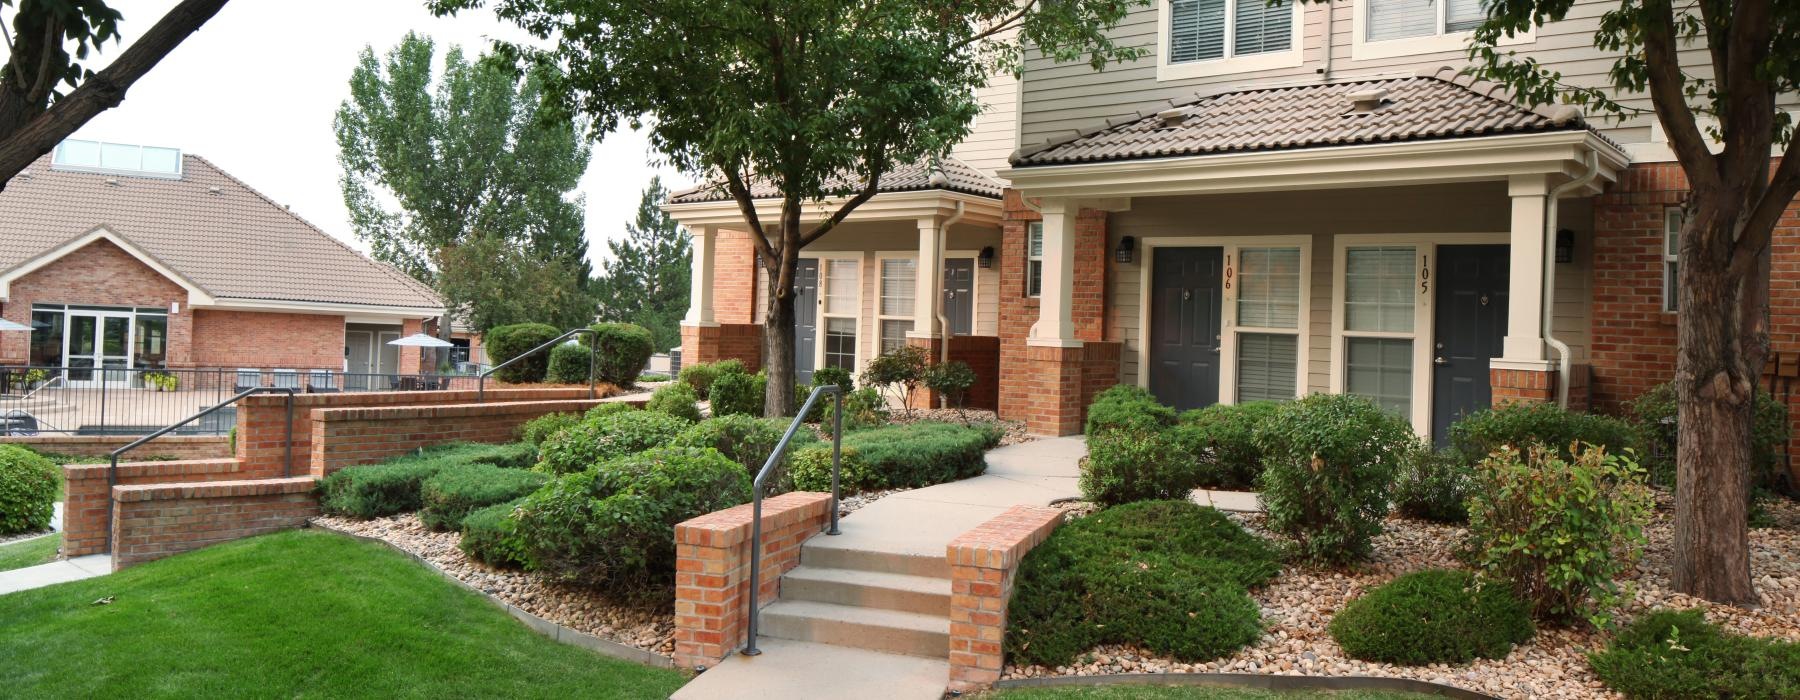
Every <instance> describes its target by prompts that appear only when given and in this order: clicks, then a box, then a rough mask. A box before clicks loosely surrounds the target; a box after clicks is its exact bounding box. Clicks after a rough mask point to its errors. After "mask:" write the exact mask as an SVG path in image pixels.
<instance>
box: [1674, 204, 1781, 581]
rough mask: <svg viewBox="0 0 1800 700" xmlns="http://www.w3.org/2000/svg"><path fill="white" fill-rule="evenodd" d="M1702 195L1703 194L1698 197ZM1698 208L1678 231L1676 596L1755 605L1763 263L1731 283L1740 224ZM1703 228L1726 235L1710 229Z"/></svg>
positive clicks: (1763, 350) (1715, 211) (1716, 210)
mask: <svg viewBox="0 0 1800 700" xmlns="http://www.w3.org/2000/svg"><path fill="white" fill-rule="evenodd" d="M1696 195H1697V196H1701V195H1700V193H1696ZM1737 208H1738V207H1735V206H1729V207H1718V208H1715V207H1711V206H1707V205H1706V203H1700V202H1697V203H1696V204H1695V205H1693V206H1690V207H1689V211H1690V212H1692V213H1693V215H1692V219H1693V220H1692V221H1690V222H1689V225H1688V226H1686V227H1684V229H1683V230H1682V239H1683V241H1682V250H1681V253H1682V254H1681V269H1680V276H1681V279H1680V285H1679V288H1680V301H1681V304H1680V311H1679V313H1678V320H1677V329H1678V331H1679V338H1680V341H1679V347H1680V351H1679V356H1678V358H1677V360H1676V372H1675V377H1676V379H1675V389H1676V396H1677V397H1678V400H1679V418H1678V421H1679V422H1678V428H1677V430H1678V433H1677V447H1676V476H1675V551H1674V557H1673V569H1674V570H1673V571H1672V572H1671V574H1670V581H1671V583H1672V585H1673V587H1674V588H1675V590H1677V591H1679V592H1682V593H1686V594H1688V595H1693V596H1698V597H1701V598H1705V599H1707V600H1711V601H1715V602H1721V603H1732V604H1754V603H1755V602H1756V592H1755V590H1754V589H1753V588H1752V587H1751V583H1750V542H1749V531H1748V518H1749V502H1750V475H1751V472H1752V468H1751V463H1752V460H1754V459H1755V458H1756V457H1755V453H1754V451H1753V450H1752V449H1751V440H1750V428H1751V425H1752V423H1753V421H1752V418H1753V414H1754V410H1755V409H1754V406H1755V396H1756V390H1757V378H1758V376H1759V375H1760V373H1761V369H1762V360H1763V357H1764V355H1765V354H1766V347H1767V342H1768V340H1767V339H1768V336H1767V332H1766V331H1767V326H1766V324H1765V323H1764V319H1765V318H1766V316H1765V314H1766V295H1763V294H1758V293H1757V290H1758V289H1759V288H1760V289H1767V285H1768V268H1767V264H1768V263H1767V261H1766V257H1767V256H1766V255H1765V256H1764V258H1765V260H1764V262H1763V264H1762V265H1759V266H1758V268H1757V270H1758V271H1757V272H1755V273H1752V274H1751V275H1748V276H1747V277H1748V278H1760V279H1741V280H1740V279H1733V278H1732V276H1731V275H1730V274H1729V271H1728V264H1729V261H1730V257H1731V256H1730V254H1729V247H1730V246H1729V242H1730V241H1731V240H1732V239H1733V230H1732V229H1734V228H1735V225H1734V222H1735V219H1736V217H1735V216H1732V215H1731V214H1728V213H1725V212H1722V211H1720V210H1721V209H1724V210H1726V211H1735V210H1736V209H1737ZM1709 227H1713V228H1723V229H1725V230H1707V229H1708V228H1709Z"/></svg>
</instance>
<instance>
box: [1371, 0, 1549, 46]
mask: <svg viewBox="0 0 1800 700" xmlns="http://www.w3.org/2000/svg"><path fill="white" fill-rule="evenodd" d="M1486 5H1487V2H1485V0H1358V2H1357V3H1356V26H1355V33H1354V35H1353V36H1354V41H1352V42H1351V47H1350V52H1351V57H1352V58H1354V59H1358V60H1363V59H1375V58H1389V57H1393V56H1409V55H1414V54H1426V53H1442V52H1447V51H1462V50H1464V49H1466V48H1467V46H1468V42H1469V38H1470V36H1471V32H1474V31H1475V28H1476V27H1479V26H1481V23H1482V21H1483V20H1486V19H1487V7H1486ZM1532 40H1533V35H1532V33H1530V32H1527V33H1525V34H1520V35H1515V36H1510V37H1504V38H1502V39H1501V40H1500V41H1499V43H1500V45H1502V46H1508V45H1513V44H1522V43H1527V42H1530V41H1532Z"/></svg>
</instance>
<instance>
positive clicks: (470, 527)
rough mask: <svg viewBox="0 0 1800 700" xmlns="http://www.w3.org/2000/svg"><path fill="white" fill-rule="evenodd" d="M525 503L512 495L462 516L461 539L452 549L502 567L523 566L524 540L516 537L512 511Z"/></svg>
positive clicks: (517, 526)
mask: <svg viewBox="0 0 1800 700" xmlns="http://www.w3.org/2000/svg"><path fill="white" fill-rule="evenodd" d="M524 502H525V499H524V498H522V497H521V498H515V499H513V500H510V501H507V502H505V503H501V504H497V505H491V506H488V507H486V508H481V509H479V510H476V511H475V512H473V513H470V514H468V515H467V516H465V517H464V518H463V519H462V523H461V525H460V529H461V530H462V539H461V540H460V541H458V542H457V543H456V548H457V549H460V550H462V551H463V554H467V555H469V558H470V559H474V560H475V561H478V562H481V563H483V564H487V565H488V566H492V567H497V568H502V569H518V568H523V567H524V566H525V542H524V541H523V540H522V539H520V537H519V522H518V520H517V519H516V518H514V517H513V511H514V510H516V509H517V508H518V507H519V506H520V505H521V504H523V503H524Z"/></svg>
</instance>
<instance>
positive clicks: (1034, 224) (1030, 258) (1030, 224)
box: [1025, 221, 1044, 299]
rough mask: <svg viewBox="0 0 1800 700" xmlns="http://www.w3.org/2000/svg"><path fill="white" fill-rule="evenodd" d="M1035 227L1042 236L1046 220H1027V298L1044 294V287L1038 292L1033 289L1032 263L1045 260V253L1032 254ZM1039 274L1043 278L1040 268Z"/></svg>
mask: <svg viewBox="0 0 1800 700" xmlns="http://www.w3.org/2000/svg"><path fill="white" fill-rule="evenodd" d="M1033 228H1036V229H1037V232H1038V236H1039V237H1040V238H1041V237H1043V235H1044V222H1042V221H1027V222H1025V298H1027V299H1036V298H1038V297H1041V296H1043V295H1044V290H1043V289H1039V290H1037V291H1036V292H1033V291H1031V264H1032V263H1034V262H1035V263H1039V264H1040V265H1041V264H1042V263H1043V262H1044V256H1043V254H1041V253H1040V254H1038V255H1032V254H1031V230H1032V229H1033ZM1038 275H1039V279H1040V280H1041V279H1042V276H1043V272H1042V271H1041V270H1040V271H1039V272H1038ZM1040 284H1042V282H1041V281H1040Z"/></svg>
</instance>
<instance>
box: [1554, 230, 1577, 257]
mask: <svg viewBox="0 0 1800 700" xmlns="http://www.w3.org/2000/svg"><path fill="white" fill-rule="evenodd" d="M1556 261H1557V262H1559V263H1572V262H1575V232H1574V231H1570V230H1568V229H1566V228H1559V229H1557V230H1556Z"/></svg>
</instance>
